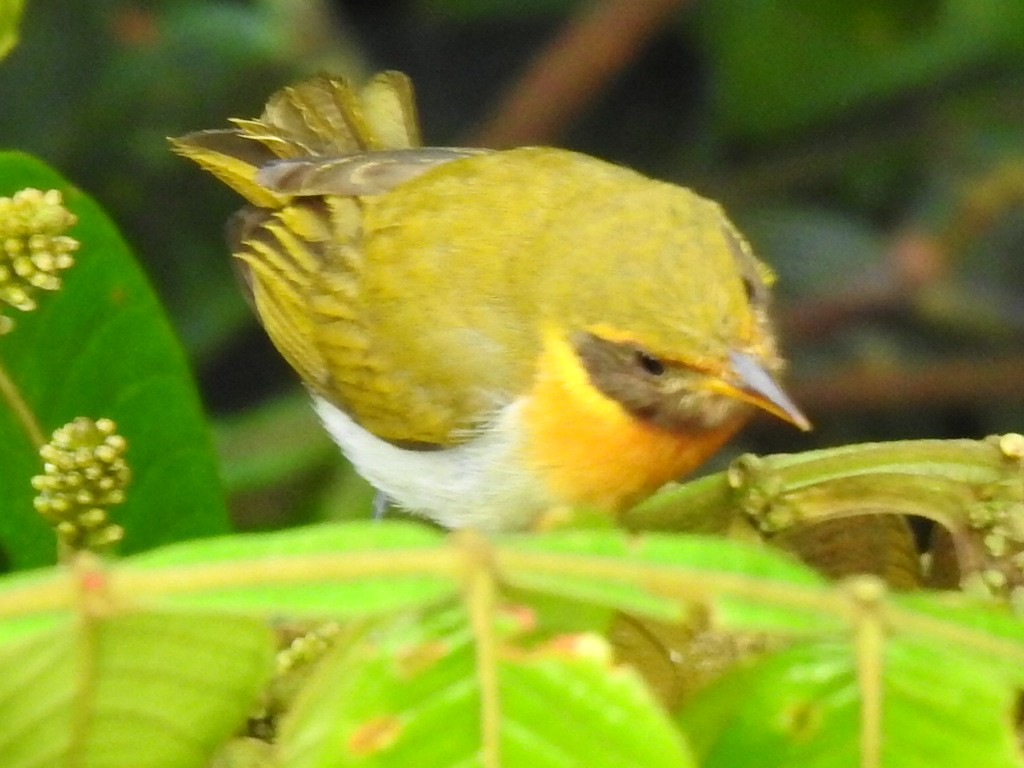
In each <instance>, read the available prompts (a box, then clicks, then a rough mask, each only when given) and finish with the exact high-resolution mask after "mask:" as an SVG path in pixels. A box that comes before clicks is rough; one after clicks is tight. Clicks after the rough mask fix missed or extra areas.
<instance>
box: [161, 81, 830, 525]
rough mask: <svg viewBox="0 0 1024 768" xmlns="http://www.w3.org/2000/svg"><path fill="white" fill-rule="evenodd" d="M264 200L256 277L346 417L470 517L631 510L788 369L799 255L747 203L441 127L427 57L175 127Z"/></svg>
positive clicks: (249, 205)
mask: <svg viewBox="0 0 1024 768" xmlns="http://www.w3.org/2000/svg"><path fill="white" fill-rule="evenodd" d="M170 141H171V142H172V145H173V149H174V150H175V151H176V152H178V153H179V154H181V155H183V156H185V157H187V158H189V159H191V160H193V161H194V162H196V163H197V164H198V165H199V166H200V167H201V168H203V169H204V170H206V171H208V172H210V173H212V174H213V175H214V176H215V177H217V178H218V179H219V180H220V181H222V182H224V183H225V184H227V185H228V186H229V187H231V188H233V189H234V190H236V191H237V192H238V193H240V194H241V195H242V197H243V198H244V199H245V201H246V205H245V207H244V208H242V210H240V211H239V212H237V213H236V214H235V215H234V216H233V217H232V218H231V219H230V220H229V222H228V225H227V227H226V229H227V238H228V241H229V247H230V249H231V251H232V253H233V255H234V257H235V264H236V266H237V267H238V271H239V273H240V278H241V281H242V283H243V285H244V286H245V290H246V293H247V296H248V298H249V300H250V302H251V304H252V305H253V306H254V308H255V312H256V314H257V316H258V318H259V320H260V321H261V323H262V325H263V327H264V328H265V330H266V332H267V333H268V335H269V337H270V339H271V340H272V342H273V343H274V345H275V346H276V348H277V349H278V350H279V351H280V353H281V354H282V355H283V357H284V358H285V359H286V361H287V362H288V363H289V364H290V365H291V367H292V368H294V369H295V371H296V372H297V373H298V375H299V377H300V378H301V380H302V382H303V383H304V385H305V386H306V388H307V389H308V390H309V392H310V394H311V397H312V400H313V405H314V407H315V408H316V410H317V412H318V414H319V417H320V419H321V421H322V423H323V425H324V427H325V429H326V430H327V431H328V432H329V433H330V435H331V437H332V438H333V440H334V441H335V442H336V443H337V444H338V446H339V447H340V448H341V451H342V452H343V453H344V454H345V456H346V457H347V458H348V460H349V461H350V462H351V463H352V464H353V466H354V467H355V469H356V470H357V471H358V472H359V473H360V474H361V475H362V476H363V477H364V478H366V480H368V481H369V482H370V484H371V485H373V486H374V487H375V488H376V489H377V491H378V492H379V493H380V494H382V495H383V497H384V498H386V499H387V501H388V502H389V503H391V504H394V505H395V506H397V507H399V508H402V509H404V510H406V511H408V512H411V513H413V514H415V515H420V516H423V517H426V518H428V519H430V520H432V521H434V522H435V523H437V524H439V525H441V526H443V527H445V528H449V529H457V528H475V529H478V530H481V531H484V532H503V531H517V530H524V529H529V528H531V527H533V526H537V525H538V524H539V522H538V521H542V520H544V519H545V516H546V515H549V514H551V513H552V512H553V511H556V510H559V509H567V508H574V507H581V508H589V509H593V510H597V511H599V512H601V513H604V514H607V515H609V516H611V517H613V518H615V517H616V516H618V515H619V514H621V512H622V511H623V510H625V509H628V508H629V507H630V506H632V505H634V504H636V503H638V502H639V501H640V500H642V499H644V498H646V497H647V496H649V495H651V494H652V493H653V492H654V491H656V490H657V489H658V488H660V487H661V486H663V485H665V484H666V483H668V482H669V481H672V480H676V479H678V478H681V477H683V476H685V475H687V474H688V473H690V472H692V471H693V470H695V469H696V468H697V467H699V466H700V465H701V464H702V463H704V462H705V461H706V460H707V459H708V458H709V457H710V456H711V454H713V453H714V452H715V451H717V450H718V449H719V447H721V446H722V444H723V443H725V442H726V441H727V440H728V439H729V438H730V437H731V436H732V435H733V434H734V433H735V432H736V431H737V430H738V429H739V428H740V427H741V426H742V425H743V423H744V422H745V421H747V420H748V418H749V417H750V416H751V415H752V413H754V412H755V411H757V410H761V411H765V412H767V413H769V414H773V415H774V416H776V417H778V418H780V419H782V420H784V421H786V422H789V423H790V424H792V425H795V426H796V427H798V428H800V429H809V428H810V424H809V422H808V420H807V418H806V416H804V414H803V413H802V412H801V411H800V410H799V408H798V407H797V406H796V405H795V404H794V402H793V401H792V399H791V398H790V397H789V396H788V395H787V394H786V393H785V391H784V390H783V388H782V387H781V385H780V384H779V376H780V374H781V372H782V370H783V367H784V363H783V359H782V357H781V355H780V353H779V350H778V348H777V341H776V335H775V332H774V330H773V327H772V323H771V320H770V317H769V303H770V286H771V284H772V282H773V280H774V276H773V274H772V272H771V271H770V269H769V268H768V267H767V266H766V265H765V264H764V263H763V262H761V261H759V260H758V259H757V258H756V257H755V255H754V254H753V252H752V249H751V247H750V245H749V244H748V242H747V241H746V240H745V239H744V237H743V236H742V235H741V234H740V233H739V231H738V230H737V229H736V227H735V226H734V225H733V224H732V223H731V222H730V221H729V219H728V218H727V216H726V214H725V213H724V212H723V210H722V208H721V207H720V206H719V205H718V204H717V203H715V202H713V201H712V200H709V199H706V198H704V197H701V196H700V195H698V194H697V193H695V192H693V191H691V190H690V189H687V188H685V187H681V186H677V185H675V184H672V183H669V182H665V181H659V180H656V179H653V178H650V177H648V176H645V175H643V174H641V173H638V172H636V171H633V170H630V169H628V168H625V167H623V166H620V165H617V164H614V163H611V162H606V161H604V160H600V159H597V158H594V157H591V156H588V155H584V154H581V153H577V152H574V151H570V150H565V149H557V148H553V147H519V148H514V149H507V150H487V149H482V148H474V147H430V146H426V147H425V146H423V145H422V141H421V138H420V128H419V122H418V118H417V114H416V108H415V100H414V96H413V86H412V83H411V81H410V79H409V78H408V77H407V76H405V75H404V74H402V73H400V72H396V71H386V72H382V73H380V74H378V75H376V76H374V77H373V78H371V79H370V80H369V81H368V82H367V83H366V84H365V85H364V86H362V87H357V86H356V85H354V84H353V83H352V82H350V81H349V80H346V79H344V78H338V77H332V76H330V75H324V74H321V75H316V76H313V77H310V78H308V79H306V80H304V81H302V82H299V83H297V84H295V85H291V86H287V87H284V88H282V89H280V90H278V91H277V92H275V93H274V94H273V95H272V96H271V97H270V98H269V100H268V101H267V103H266V106H265V108H264V110H263V112H262V114H261V116H260V117H258V118H254V119H237V118H236V119H232V120H231V121H230V126H229V127H227V128H223V129H215V130H205V131H197V132H194V133H190V134H187V135H184V136H181V137H178V138H172V139H171V140H170Z"/></svg>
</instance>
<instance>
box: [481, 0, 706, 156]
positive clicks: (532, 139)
mask: <svg viewBox="0 0 1024 768" xmlns="http://www.w3.org/2000/svg"><path fill="white" fill-rule="evenodd" d="M685 3H686V0H642V2H637V0H602V1H601V2H598V3H584V4H583V6H582V8H581V10H580V12H579V14H578V15H577V16H576V17H575V18H573V19H572V20H570V21H569V23H568V24H567V25H566V26H565V28H564V29H563V30H562V32H561V33H560V34H559V35H558V37H557V38H555V39H554V40H552V41H551V43H550V44H549V45H548V46H547V47H546V48H544V49H543V50H542V51H541V52H540V53H539V54H537V56H536V57H535V58H534V60H533V61H532V62H531V63H530V65H529V67H528V68H527V70H526V72H524V73H523V75H522V77H520V78H519V80H518V81H517V82H516V84H515V85H513V86H512V88H511V90H510V91H509V92H508V93H507V94H505V96H504V97H503V98H502V102H501V104H500V105H499V106H498V108H497V109H496V110H495V112H494V113H493V114H492V115H491V116H490V117H489V118H488V119H487V121H486V123H485V124H484V125H483V126H482V127H481V128H480V130H479V131H477V134H476V137H475V138H474V139H473V141H472V143H473V144H477V145H479V146H484V147H493V148H495V149H501V148H503V147H513V146H520V145H522V144H547V143H550V142H552V141H553V140H554V139H555V138H556V137H557V136H558V134H559V133H561V131H562V130H563V129H564V128H565V126H566V125H567V124H568V123H569V121H570V120H571V119H572V118H573V117H574V116H575V115H578V114H579V113H580V112H581V111H582V110H583V108H584V107H585V106H586V105H587V104H588V103H589V102H590V101H592V100H593V99H594V97H595V96H597V95H598V94H599V93H600V92H601V91H602V90H603V88H604V86H605V85H607V83H608V82H609V81H610V80H611V79H612V78H613V77H614V76H615V75H616V74H617V73H618V72H620V71H621V70H622V69H623V68H624V67H625V66H626V65H627V64H629V62H630V61H632V60H633V59H634V58H635V57H636V54H637V52H638V51H639V50H640V49H641V48H642V47H643V45H644V44H645V43H646V42H647V41H648V40H649V39H650V38H651V36H652V35H653V34H654V33H655V32H657V31H658V29H660V28H661V27H662V26H663V25H664V24H665V22H666V20H667V19H668V17H669V16H670V15H671V14H672V13H674V12H675V11H676V10H678V9H679V8H681V7H682V6H683V5H684V4H685Z"/></svg>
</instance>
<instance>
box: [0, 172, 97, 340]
mask: <svg viewBox="0 0 1024 768" xmlns="http://www.w3.org/2000/svg"><path fill="white" fill-rule="evenodd" d="M77 220H78V219H77V218H76V217H75V215H74V214H73V213H71V212H70V211H68V209H67V208H65V207H64V203H63V200H62V198H61V194H60V192H59V191H58V190H56V189H51V190H49V191H48V192H41V191H40V190H38V189H23V190H21V191H20V192H16V193H15V194H14V196H13V197H0V335H2V334H4V333H7V332H8V331H10V330H11V328H13V327H14V320H12V319H11V318H10V317H7V316H6V315H4V314H3V305H5V304H6V305H7V306H9V307H13V308H14V309H18V310H20V311H22V312H30V311H32V310H33V309H35V308H36V300H35V297H34V294H35V293H36V292H37V291H39V290H43V291H56V290H57V289H58V288H60V286H61V280H60V273H61V272H63V271H64V270H65V269H67V268H68V267H70V266H71V265H72V264H74V263H75V260H74V257H73V256H72V254H73V253H74V252H75V250H76V249H77V248H78V241H77V240H75V239H74V238H71V237H67V236H66V234H65V232H67V230H68V228H70V227H71V226H72V225H73V224H75V222H76V221H77Z"/></svg>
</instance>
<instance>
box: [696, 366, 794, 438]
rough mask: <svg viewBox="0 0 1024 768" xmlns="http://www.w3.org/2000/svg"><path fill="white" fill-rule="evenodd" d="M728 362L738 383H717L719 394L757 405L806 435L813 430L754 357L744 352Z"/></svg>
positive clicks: (716, 387) (734, 381)
mask: <svg viewBox="0 0 1024 768" xmlns="http://www.w3.org/2000/svg"><path fill="white" fill-rule="evenodd" d="M729 361H730V362H731V363H732V372H733V374H734V375H735V379H734V380H733V381H731V382H725V381H715V382H714V384H715V385H717V386H715V387H714V388H715V389H716V390H718V391H720V392H722V394H726V395H729V396H730V397H735V398H736V399H738V400H743V401H744V402H747V403H750V404H751V405H756V406H757V407H758V408H761V409H763V410H765V411H768V413H771V414H773V415H775V416H778V417H779V418H780V419H782V420H783V421H788V422H789V423H790V424H792V425H793V426H795V427H798V428H800V429H802V430H804V431H807V430H809V429H810V428H811V422H810V421H808V420H807V417H806V416H804V414H803V412H801V410H800V409H799V408H797V407H796V403H794V402H793V401H792V400H790V398H789V395H787V394H786V393H785V392H784V391H783V390H782V387H780V386H779V384H778V382H776V381H775V379H774V378H772V375H771V374H770V373H768V371H766V370H765V368H764V366H763V365H762V364H761V363H760V362H759V361H758V360H757V359H756V358H755V357H753V356H752V355H748V354H746V353H745V352H729Z"/></svg>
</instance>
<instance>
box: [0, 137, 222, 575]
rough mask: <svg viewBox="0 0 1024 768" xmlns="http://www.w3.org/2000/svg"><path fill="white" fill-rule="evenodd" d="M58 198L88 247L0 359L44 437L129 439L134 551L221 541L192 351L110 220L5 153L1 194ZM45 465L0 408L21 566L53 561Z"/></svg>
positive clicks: (14, 548) (6, 507)
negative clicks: (42, 507) (91, 428)
mask: <svg viewBox="0 0 1024 768" xmlns="http://www.w3.org/2000/svg"><path fill="white" fill-rule="evenodd" d="M26 187H35V188H38V189H44V190H45V189H59V190H60V191H61V192H62V193H63V195H64V200H65V204H66V205H67V206H68V208H69V209H70V210H71V211H72V212H73V213H74V214H75V215H76V216H77V217H78V223H77V224H76V225H75V226H74V227H73V228H72V230H71V232H70V234H71V235H72V236H73V237H75V238H76V239H78V240H79V241H80V242H81V247H80V248H79V250H78V252H77V253H76V264H75V266H73V267H72V268H71V269H70V270H68V271H67V272H66V273H65V279H64V287H63V288H62V289H61V290H60V291H58V292H57V293H54V294H52V295H49V294H46V295H42V296H40V297H39V305H40V306H39V308H38V309H37V310H36V311H34V312H31V313H15V316H14V319H15V322H16V326H15V328H14V330H13V331H12V332H11V333H9V334H7V335H6V336H3V337H0V362H2V365H3V367H4V369H5V370H6V371H7V374H8V376H9V377H10V378H11V379H12V380H13V381H14V382H15V383H16V385H17V386H18V388H19V389H20V391H21V394H22V396H23V397H24V399H25V400H26V401H27V403H28V405H29V407H30V408H31V410H32V411H33V412H34V414H35V416H36V419H37V420H38V421H39V423H40V425H41V426H42V428H43V430H44V431H46V432H49V431H52V430H54V429H56V428H57V427H60V426H62V425H63V424H65V423H67V422H69V421H71V420H72V419H74V418H75V417H76V416H88V417H91V418H99V417H108V418H112V419H114V420H115V421H116V422H117V425H118V430H119V432H120V433H121V434H122V435H124V436H125V438H127V440H128V453H127V460H128V463H129V464H130V466H131V469H132V474H133V479H132V482H131V484H130V486H129V487H128V500H127V502H126V503H125V504H124V505H123V506H121V507H118V508H116V509H115V510H114V511H113V517H114V519H115V521H117V522H118V523H120V524H122V525H123V526H124V527H125V529H126V531H127V535H126V537H125V541H124V544H123V549H124V551H126V552H133V551H138V550H141V549H146V548H149V547H152V546H155V545H157V544H161V543H166V542H171V541H177V540H180V539H183V538H189V537H195V536H203V535H210V534H215V533H220V532H223V531H225V530H226V528H227V518H226V513H225V509H224V503H223V500H222V494H221V491H220V483H219V481H218V479H217V472H216V465H215V460H214V455H213V451H212V448H211V441H210V437H209V434H208V432H207V428H206V425H205V421H204V417H203V414H202V410H201V407H200V404H199V399H198V397H197V394H196V390H195V387H194V385H193V382H192V379H191V376H190V373H189V369H188V365H187V363H186V361H185V357H184V354H183V353H182V350H181V348H180V347H179V345H178V342H177V341H176V339H175V338H174V335H173V333H172V331H171V329H170V326H169V325H168V323H167V320H166V319H165V317H164V314H163V311H162V310H161V308H160V306H159V304H158V302H157V299H156V297H155V296H154V294H153V292H152V290H151V289H150V287H149V285H148V283H147V282H146V279H145V277H144V275H143V274H142V272H141V271H140V270H139V268H138V266H137V265H136V263H135V260H134V259H133V258H132V255H131V252H130V251H129V250H128V248H127V246H126V245H125V243H124V241H123V240H122V239H121V237H120V235H119V234H118V233H117V230H116V229H115V228H114V226H113V224H112V223H111V222H110V221H109V219H107V217H106V216H105V215H104V213H103V211H102V210H101V209H100V208H99V206H97V205H96V203H95V202H93V201H92V200H91V199H90V198H89V197H88V196H87V195H85V194H84V193H83V192H81V191H80V190H78V189H76V188H75V187H73V186H71V185H70V184H69V183H68V182H67V181H65V180H64V179H62V178H61V177H60V176H59V175H58V174H56V173H55V172H54V171H52V170H51V169H49V168H47V167H46V166H45V165H43V164H42V163H41V162H39V161H37V160H35V159H33V158H31V157H28V156H25V155H22V154H16V153H3V154H0V194H2V195H11V194H13V193H14V192H16V191H17V190H19V189H23V188H26ZM40 468H41V464H40V460H39V458H38V456H37V454H36V451H35V447H34V446H33V445H32V443H31V441H30V440H29V438H28V436H27V435H26V434H25V431H24V430H23V429H22V427H21V425H20V424H19V422H18V421H17V420H16V419H15V418H14V417H13V414H12V412H11V410H10V408H8V407H7V405H6V404H5V403H3V402H0V511H2V514H0V544H2V545H3V546H4V547H5V549H6V554H7V557H8V559H9V560H10V562H11V563H12V565H13V566H15V567H27V566H32V565H38V564H41V563H45V562H48V561H52V560H53V556H54V551H55V545H54V540H53V536H52V534H51V533H50V531H49V530H48V528H47V526H46V525H45V524H44V523H43V521H42V520H41V519H40V518H39V517H38V515H36V513H35V512H34V510H33V508H32V497H33V495H34V491H33V490H32V488H31V487H30V485H29V480H30V478H31V477H32V475H33V474H36V473H38V472H39V471H40Z"/></svg>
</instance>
